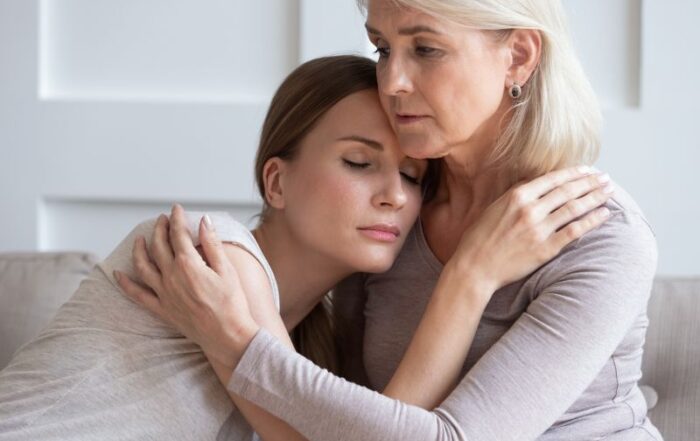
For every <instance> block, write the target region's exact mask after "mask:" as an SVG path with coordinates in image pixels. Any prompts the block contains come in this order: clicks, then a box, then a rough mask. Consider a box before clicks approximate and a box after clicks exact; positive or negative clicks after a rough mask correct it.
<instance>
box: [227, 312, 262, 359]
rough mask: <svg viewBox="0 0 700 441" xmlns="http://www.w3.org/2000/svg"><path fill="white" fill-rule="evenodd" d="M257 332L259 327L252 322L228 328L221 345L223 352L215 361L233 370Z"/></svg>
mask: <svg viewBox="0 0 700 441" xmlns="http://www.w3.org/2000/svg"><path fill="white" fill-rule="evenodd" d="M259 330H260V326H258V324H257V323H255V321H253V320H251V321H250V322H246V323H243V324H236V326H230V327H228V329H227V334H226V341H225V342H224V344H223V349H224V351H221V352H220V354H219V355H218V357H217V360H218V361H219V362H220V363H222V364H224V365H225V366H227V367H229V368H231V370H235V369H236V366H237V365H238V362H239V361H240V360H241V358H243V354H244V353H245V351H246V349H247V348H248V345H250V342H251V341H253V338H255V335H256V334H257V333H258V331H259Z"/></svg>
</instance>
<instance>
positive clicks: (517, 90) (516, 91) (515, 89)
mask: <svg viewBox="0 0 700 441" xmlns="http://www.w3.org/2000/svg"><path fill="white" fill-rule="evenodd" d="M522 94H523V89H522V87H520V85H519V84H517V83H513V85H512V86H510V97H511V98H513V99H514V100H517V99H518V98H520V95H522Z"/></svg>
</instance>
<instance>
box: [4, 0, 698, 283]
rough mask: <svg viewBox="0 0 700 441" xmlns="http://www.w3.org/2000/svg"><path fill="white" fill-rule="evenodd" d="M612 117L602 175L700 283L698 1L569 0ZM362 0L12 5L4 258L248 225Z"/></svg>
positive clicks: (40, 0)
mask: <svg viewBox="0 0 700 441" xmlns="http://www.w3.org/2000/svg"><path fill="white" fill-rule="evenodd" d="M564 4H565V6H566V7H567V9H568V11H569V13H570V21H571V24H572V28H573V33H574V35H575V43H576V46H577V47H578V49H579V50H580V54H581V57H582V60H583V63H584V66H585V67H586V70H587V71H588V73H589V76H590V77H591V79H592V82H593V84H594V87H595V88H596V91H597V92H598V95H599V97H600V99H601V102H602V103H603V106H604V114H605V121H606V122H605V130H604V146H603V153H602V157H601V160H600V162H599V164H598V165H599V167H600V168H602V169H604V170H606V171H608V172H610V173H611V174H612V175H613V177H614V179H615V180H616V181H618V182H619V183H620V184H621V185H623V186H624V187H625V188H626V189H627V190H628V191H630V192H631V193H632V195H633V196H634V197H635V198H636V199H637V201H638V202H639V203H640V205H641V206H642V208H643V209H644V210H645V212H646V214H647V215H648V218H649V220H650V221H651V223H652V225H653V227H654V229H655V231H656V233H657V238H658V240H659V248H660V253H661V256H660V262H659V273H661V274H667V275H671V274H676V275H693V274H694V275H697V274H700V238H699V237H700V235H698V233H697V232H696V230H695V229H696V228H697V225H700V202H698V195H697V193H698V190H700V174H698V173H697V172H696V170H695V168H696V164H697V163H698V162H700V142H699V141H698V137H697V135H696V134H695V126H696V125H697V123H696V119H697V115H698V111H697V106H698V104H697V103H698V102H700V86H698V85H697V84H698V79H697V78H698V74H697V73H698V72H700V60H699V59H698V57H697V56H696V54H697V52H698V49H697V46H698V44H699V43H700V27H698V26H696V23H695V21H696V17H700V3H698V2H696V1H692V0H674V1H673V2H661V1H657V0H564ZM362 23H363V18H362V17H361V15H360V14H359V13H358V11H357V10H356V7H355V2H354V0H256V1H244V0H198V1H194V0H119V1H116V0H0V206H1V207H2V216H0V251H10V250H32V249H41V250H59V249H80V250H88V251H92V252H95V253H96V254H98V255H100V256H104V255H105V254H106V253H107V252H108V251H109V250H110V249H111V248H112V247H113V246H114V245H115V244H116V242H117V241H118V240H119V239H120V238H121V237H123V236H124V234H126V232H127V231H128V230H129V229H130V228H131V227H132V226H133V225H134V224H135V223H137V222H138V221H140V220H142V219H144V218H147V217H150V216H154V215H155V214H157V213H159V212H162V211H166V210H167V209H168V208H169V206H170V204H171V203H172V202H174V201H178V202H181V203H184V204H185V206H186V207H187V208H190V209H220V210H227V211H231V212H233V213H234V215H235V216H236V217H237V218H239V219H240V220H242V221H248V220H250V218H251V216H252V215H253V214H255V213H256V212H257V210H258V207H259V200H258V198H257V196H256V191H255V189H254V185H253V176H252V173H251V170H252V164H253V156H254V152H255V149H256V144H257V137H258V133H259V128H260V125H261V121H262V117H263V115H264V112H265V110H266V107H267V103H268V101H269V99H270V97H271V96H272V94H273V92H274V89H275V87H276V85H277V84H278V83H279V82H280V81H281V80H282V78H283V77H284V76H285V75H286V74H287V73H288V72H289V71H290V70H291V69H293V68H294V67H295V66H296V65H298V64H299V62H301V61H304V60H307V59H309V58H313V57H315V56H319V55H326V54H331V53H341V52H348V51H352V52H356V53H360V54H368V53H369V49H368V43H367V42H366V38H365V36H364V31H363V26H362Z"/></svg>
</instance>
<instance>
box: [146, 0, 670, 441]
mask: <svg viewBox="0 0 700 441" xmlns="http://www.w3.org/2000/svg"><path fill="white" fill-rule="evenodd" d="M361 4H362V6H363V7H366V10H367V25H366V26H367V31H368V34H369V37H370V39H371V40H372V42H373V43H374V44H375V45H376V47H377V51H378V53H379V55H380V60H379V63H378V65H377V78H378V82H379V95H380V99H381V102H382V106H383V108H384V111H385V112H386V114H387V115H388V117H389V121H390V123H391V125H392V128H393V129H394V131H395V133H396V134H397V136H398V139H399V144H400V147H401V149H402V151H403V152H404V153H406V154H407V155H408V156H410V157H415V158H439V159H440V164H441V177H440V180H439V183H438V188H437V192H436V195H435V197H434V198H433V199H432V200H430V201H428V202H427V203H426V204H425V205H424V207H423V209H422V211H421V217H420V222H418V223H417V224H416V227H415V228H414V229H413V230H412V232H411V234H410V236H409V237H408V239H407V242H406V246H405V247H404V248H403V250H402V252H401V254H400V255H399V257H398V259H397V261H396V263H395V265H393V266H392V268H391V269H390V270H389V271H388V272H387V273H384V274H379V275H365V276H363V275H358V276H355V277H353V278H351V279H350V280H348V281H346V282H344V283H343V284H342V285H341V286H339V287H338V289H336V290H335V296H334V302H335V306H336V308H337V311H338V313H339V314H340V315H342V316H343V317H345V320H344V321H345V322H346V323H349V324H350V325H351V326H350V327H349V331H350V333H349V334H348V336H347V337H345V338H344V339H342V340H341V343H342V344H343V348H342V350H341V353H343V354H348V356H347V357H346V358H345V359H346V361H347V363H344V366H343V367H344V368H345V370H344V373H345V374H346V376H347V377H348V378H350V379H353V380H355V381H357V382H360V383H364V384H366V385H368V386H370V387H372V388H373V389H375V390H385V388H386V387H388V386H391V384H392V382H394V379H395V378H396V376H399V377H401V376H402V375H404V374H410V373H415V372H416V371H412V370H410V369H406V368H404V367H403V365H400V362H401V361H402V360H407V359H411V358H412V357H414V356H415V357H420V354H421V352H420V351H415V350H414V349H415V348H416V347H420V348H423V349H424V350H425V351H426V352H425V353H426V354H432V353H433V352H432V351H434V350H435V349H439V348H445V347H448V348H450V349H451V350H453V351H455V352H460V351H464V352H465V353H466V348H469V354H468V356H467V359H466V363H465V364H464V366H463V369H462V370H461V372H460V376H461V380H460V381H459V384H458V385H457V387H456V388H455V389H454V391H453V392H452V393H451V394H450V395H449V397H448V398H447V399H446V400H444V401H443V402H441V404H440V406H439V407H438V408H437V409H435V410H434V411H433V412H426V411H422V410H420V409H417V408H414V407H410V406H403V405H402V404H401V403H399V402H396V401H391V400H389V399H387V398H386V397H380V396H378V395H376V394H372V393H370V392H369V391H367V390H365V389H361V388H357V387H354V386H353V385H351V384H349V383H346V382H343V381H340V380H339V379H337V378H335V377H331V376H329V375H328V374H327V373H325V372H323V371H321V370H318V369H315V368H314V367H313V366H312V365H310V364H308V363H306V362H305V361H304V360H303V359H302V358H301V357H299V356H298V355H297V354H294V353H293V352H291V351H289V350H288V349H287V348H286V347H285V346H284V345H283V344H282V343H279V342H278V341H277V340H275V339H274V338H272V337H271V336H270V333H269V332H267V331H266V330H265V329H263V330H261V331H259V332H257V333H256V334H253V332H252V330H256V329H257V328H256V327H255V326H251V325H250V323H251V321H250V320H249V317H246V314H244V313H243V312H241V311H245V308H243V307H238V306H239V304H238V303H237V302H234V303H235V305H236V307H235V308H234V309H237V311H238V312H240V313H241V316H238V317H233V316H231V315H229V316H221V315H218V314H216V313H215V312H212V313H211V315H210V320H214V321H216V322H217V323H219V325H218V326H219V327H220V328H221V329H222V330H226V332H222V333H220V334H217V333H216V332H212V333H210V334H208V333H206V332H204V328H202V324H201V323H198V322H197V321H196V320H195V318H196V317H197V314H196V311H197V310H198V308H199V307H200V306H201V305H203V304H206V302H207V300H205V298H204V297H206V296H204V294H203V293H204V292H205V291H203V290H201V289H199V288H198V284H197V283H196V279H192V280H191V281H190V283H189V285H188V286H189V288H190V289H189V290H188V294H187V295H188V296H191V298H190V297H187V296H186V297H185V298H187V299H190V300H189V301H188V302H187V303H186V304H187V305H190V306H189V307H183V311H186V312H191V313H193V315H188V314H185V313H183V312H182V311H181V313H180V315H178V316H176V318H177V320H174V321H177V326H179V327H181V328H182V329H183V330H185V331H186V332H188V333H189V334H190V335H191V336H192V337H193V338H194V339H195V340H196V341H198V342H199V343H200V344H201V345H202V346H203V347H204V348H205V351H207V352H209V353H211V354H212V357H213V358H215V357H217V356H218V357H220V358H221V359H222V361H225V362H227V363H229V364H230V366H231V367H233V366H237V368H236V369H235V371H234V373H233V375H232V377H231V379H230V381H229V382H228V383H227V384H228V387H229V391H230V392H232V393H234V394H238V395H240V396H241V397H243V398H246V399H248V400H250V401H252V402H254V403H255V404H257V405H259V406H261V407H263V408H264V409H266V410H268V411H270V412H272V413H274V414H275V415H277V416H278V417H280V418H281V419H283V420H285V421H286V422H288V423H290V424H291V425H292V426H293V427H294V428H295V429H296V430H298V431H299V432H300V433H301V434H303V435H304V436H306V437H307V438H309V439H342V440H363V441H366V440H393V439H401V440H407V439H416V440H426V439H470V440H471V439H498V440H530V439H535V438H539V439H544V440H553V439H567V440H570V439H581V440H584V439H586V440H588V439H602V438H605V439H611V440H612V439H615V440H628V439H629V440H633V439H634V440H638V439H656V440H659V439H661V435H660V434H659V433H658V431H657V430H656V429H655V428H654V426H653V425H652V424H651V422H650V421H649V420H648V418H647V417H646V403H645V401H644V398H643V396H642V394H641V392H640V390H639V388H638V387H637V380H638V379H639V378H640V376H641V358H642V353H643V344H644V334H645V330H646V326H647V323H648V320H647V317H646V304H647V300H648V297H649V293H650V288H651V282H652V279H653V276H654V272H655V268H656V259H657V254H656V244H655V240H654V236H653V233H652V231H651V229H650V228H649V226H648V224H647V222H646V220H645V218H644V216H643V214H642V213H641V210H640V209H639V207H637V205H636V204H635V203H634V201H633V200H632V199H631V197H629V195H627V194H626V193H625V192H624V191H622V190H620V189H618V190H617V192H616V197H615V198H614V200H612V201H610V202H608V204H607V208H608V209H609V210H610V211H611V213H612V216H611V218H610V220H609V221H608V222H606V223H605V224H604V225H603V226H602V227H601V228H599V229H597V230H596V231H595V232H592V233H590V234H588V235H586V236H584V237H583V238H582V239H581V240H579V241H577V242H576V243H575V244H574V245H572V246H569V247H567V248H566V249H564V251H563V252H562V253H560V254H559V255H558V256H557V257H556V258H555V259H553V260H552V261H551V262H549V263H547V264H546V265H544V266H542V267H541V268H538V270H537V271H535V272H534V273H531V274H528V275H526V276H524V277H521V278H516V279H502V280H500V281H501V282H503V281H505V282H512V283H509V284H507V285H506V286H503V285H499V284H495V283H494V281H493V279H491V278H490V277H488V276H487V277H485V279H484V280H481V279H480V278H481V277H483V276H484V275H483V274H476V275H475V274H473V273H471V272H470V269H471V268H472V267H471V265H472V264H473V263H474V262H484V261H488V258H487V255H488V253H489V252H492V251H493V250H495V249H497V247H496V246H494V245H493V243H494V242H497V241H498V240H499V239H502V238H503V237H507V236H508V234H510V233H511V232H512V231H513V229H512V225H508V222H509V221H510V220H511V217H509V216H508V215H503V216H494V215H493V210H492V208H488V207H493V203H494V202H493V201H502V200H503V199H504V198H505V199H508V198H513V199H515V200H519V201H521V202H522V203H523V204H524V206H526V207H527V206H528V204H534V203H536V202H537V201H540V200H541V198H539V197H538V196H534V195H532V194H529V193H528V192H527V191H522V190H518V191H515V192H510V193H509V192H507V189H508V188H510V186H511V185H512V184H513V183H514V182H515V181H516V180H519V179H523V178H526V179H527V178H532V177H534V176H539V175H541V174H543V173H545V172H548V171H550V170H553V169H556V168H559V167H562V166H565V165H572V164H580V163H589V164H590V163H591V162H593V160H594V159H595V158H596V156H597V152H598V147H599V141H598V139H599V121H600V113H599V110H598V106H597V104H596V100H595V98H594V94H593V92H592V90H591V87H590V85H589V83H588V81H587V80H586V78H585V75H584V74H583V71H582V69H581V67H580V65H579V63H578V61H577V58H576V56H575V54H574V53H573V50H572V46H571V43H570V39H569V36H568V33H567V30H566V26H565V22H566V20H565V16H564V12H563V8H562V6H561V4H560V2H559V1H557V0H552V1H546V2H545V1H540V0H514V1H505V0H479V1H476V0H454V1H438V0H369V1H364V2H361ZM564 191H568V190H564ZM545 199H546V197H545ZM496 203H497V204H498V202H496ZM570 207H571V208H572V209H574V211H576V209H575V208H574V206H570ZM521 214H523V219H531V220H536V219H539V218H541V215H542V213H541V212H540V211H539V210H537V209H532V210H530V209H525V210H524V211H523V212H522V213H521ZM484 226H488V228H485V227H484ZM465 234H466V235H467V237H470V239H460V238H462V237H463V236H464V235H465ZM460 240H461V241H460ZM465 262H467V263H465ZM503 265H504V267H505V268H508V267H510V266H511V265H512V263H511V262H510V261H508V262H505V263H504V264H503ZM193 274H194V275H196V274H199V271H196V270H193ZM440 274H441V275H440ZM445 280H449V281H451V282H453V283H454V285H452V284H451V283H448V282H446V281H445ZM443 286H450V287H454V290H455V291H463V290H468V289H471V287H474V286H476V287H480V286H482V287H485V288H484V291H486V292H488V291H489V290H490V289H495V288H499V287H500V289H499V290H498V291H497V292H496V293H495V294H494V295H493V299H492V300H491V301H490V302H489V304H488V305H487V306H486V309H485V310H484V314H483V318H482V320H481V323H480V324H479V326H478V328H477V329H476V334H475V335H474V336H473V344H471V346H470V343H472V335H471V334H470V333H469V332H467V331H466V330H465V329H467V328H468V326H466V325H465V326H462V327H460V326H455V325H454V324H453V323H452V322H451V320H450V318H451V317H453V316H454V315H456V314H458V312H459V311H460V310H459V309H458V308H454V309H451V308H446V309H448V310H450V312H449V313H446V314H445V315H444V316H443V317H442V318H443V321H442V322H440V323H439V325H438V326H437V327H436V328H433V330H438V329H442V330H444V331H445V332H444V333H443V334H442V336H440V337H437V338H432V339H426V340H422V339H420V338H419V337H418V334H416V336H415V337H414V338H413V340H411V336H412V335H414V331H416V330H417V329H418V332H420V330H421V327H420V326H419V323H421V319H423V320H425V319H426V318H427V317H428V316H429V315H430V313H431V312H434V311H435V307H433V304H432V303H429V300H430V301H431V302H432V300H434V298H435V295H434V294H433V292H434V290H436V289H440V288H441V287H443ZM230 289H231V290H235V287H230ZM159 295H160V301H161V302H162V303H151V304H150V305H151V306H152V307H154V308H155V307H156V306H157V307H159V308H161V309H160V310H159V311H160V313H162V314H165V315H166V316H169V314H170V313H169V312H168V311H169V310H170V306H169V305H172V304H179V302H178V301H177V300H176V299H178V298H179V295H178V294H177V293H175V292H168V291H167V290H166V291H164V292H162V293H159ZM222 295H223V294H222ZM144 298H147V297H144ZM166 299H170V300H166ZM192 299H194V300H192ZM151 300H152V299H151ZM144 301H145V300H144ZM426 305H427V306H426ZM453 312H454V314H453ZM171 318H173V317H171ZM234 318H235V319H234ZM253 335H254V337H253ZM421 343H422V344H421ZM244 348H245V350H243V349H244ZM460 355H461V354H460ZM239 359H240V362H238V363H237V364H236V361H238V360H239ZM441 361H443V360H442V359H441V358H439V357H435V356H426V358H425V360H424V363H425V364H424V365H423V366H421V368H419V369H417V371H418V372H424V371H428V370H430V369H433V368H434V367H435V366H436V364H435V363H438V365H439V363H440V362H441ZM436 377H438V376H436ZM439 378H442V377H439ZM413 392H414V393H416V394H417V395H418V398H422V397H421V396H420V388H418V387H416V388H414V391H413ZM339 397H342V399H341V398H339ZM408 401H409V402H410V401H411V400H408ZM309 415H312V416H313V417H309Z"/></svg>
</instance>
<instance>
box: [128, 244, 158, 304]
mask: <svg viewBox="0 0 700 441" xmlns="http://www.w3.org/2000/svg"><path fill="white" fill-rule="evenodd" d="M131 254H132V259H133V264H134V269H135V270H136V274H137V275H138V276H139V277H140V278H141V280H142V281H143V283H145V284H146V285H148V286H149V287H150V288H151V289H153V290H155V291H156V292H161V291H162V289H161V288H162V279H163V276H162V275H161V273H160V270H159V269H158V267H156V265H154V263H153V262H152V261H151V258H150V257H149V255H148V250H147V248H146V239H145V238H144V237H143V236H139V237H137V238H136V241H135V243H134V248H133V250H132V253H131Z"/></svg>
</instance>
